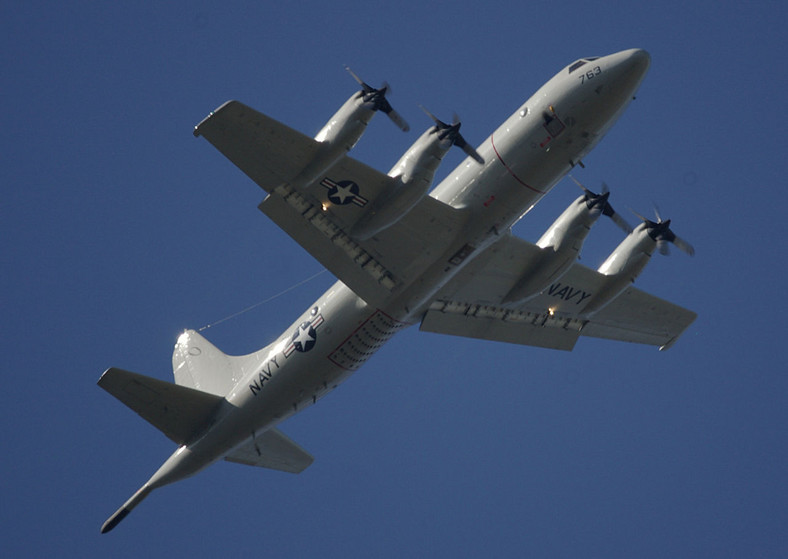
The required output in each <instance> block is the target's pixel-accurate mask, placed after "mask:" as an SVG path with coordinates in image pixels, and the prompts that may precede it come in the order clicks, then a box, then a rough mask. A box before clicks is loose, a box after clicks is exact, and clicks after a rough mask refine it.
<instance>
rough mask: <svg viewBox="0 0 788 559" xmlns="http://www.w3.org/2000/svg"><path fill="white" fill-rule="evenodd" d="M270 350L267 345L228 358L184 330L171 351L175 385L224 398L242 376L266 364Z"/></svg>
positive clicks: (203, 340) (196, 335)
mask: <svg viewBox="0 0 788 559" xmlns="http://www.w3.org/2000/svg"><path fill="white" fill-rule="evenodd" d="M270 348H271V346H266V347H264V348H262V349H260V350H258V351H255V352H254V353H250V354H248V355H227V354H226V353H224V352H222V350H220V349H219V348H217V347H216V346H215V345H213V344H212V343H211V342H209V341H208V340H206V339H205V338H203V337H202V336H201V335H200V334H198V333H197V332H195V331H194V330H186V331H184V332H183V334H181V335H180V337H179V338H178V342H177V343H176V344H175V350H174V351H173V352H172V373H173V375H174V376H175V383H176V384H178V385H180V386H188V387H189V388H196V389H197V390H201V391H203V392H208V393H209V394H215V395H217V396H226V395H227V393H228V392H230V390H232V389H233V387H234V386H235V385H236V384H238V382H239V381H240V380H241V379H242V378H243V377H244V376H246V375H247V374H248V373H249V372H250V371H253V370H255V369H256V368H257V367H259V366H260V365H261V364H262V363H263V362H264V361H265V359H266V357H267V356H268V354H269V353H270Z"/></svg>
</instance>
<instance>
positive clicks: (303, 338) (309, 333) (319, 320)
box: [284, 314, 323, 358]
mask: <svg viewBox="0 0 788 559" xmlns="http://www.w3.org/2000/svg"><path fill="white" fill-rule="evenodd" d="M321 324H323V315H322V314H319V315H317V316H316V317H315V318H313V319H312V320H311V322H310V321H307V322H303V323H301V325H300V326H299V327H298V328H297V329H296V331H295V332H293V337H292V338H291V339H290V344H289V345H288V346H287V347H286V348H285V351H284V354H285V357H286V358H287V357H290V355H292V353H293V352H294V351H298V352H301V353H304V352H307V351H309V350H310V349H312V348H313V347H315V342H317V329H318V328H320V325H321Z"/></svg>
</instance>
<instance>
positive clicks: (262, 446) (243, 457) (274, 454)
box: [224, 429, 315, 474]
mask: <svg viewBox="0 0 788 559" xmlns="http://www.w3.org/2000/svg"><path fill="white" fill-rule="evenodd" d="M224 459H225V460H227V461H228V462H236V463H238V464H246V465H248V466H259V467H260V468H270V469H272V470H280V471H282V472H290V473H293V474H298V473H301V472H302V471H304V470H305V469H306V468H307V467H308V466H309V465H310V464H311V463H312V462H314V460H315V459H314V458H313V457H312V455H311V454H309V453H308V452H307V451H305V450H304V449H303V448H301V447H300V446H298V445H297V444H296V443H294V442H293V441H292V440H291V439H290V438H289V437H288V436H287V435H285V434H284V433H282V432H281V431H280V430H278V429H270V430H268V431H266V432H265V433H263V434H262V435H260V436H259V437H257V438H254V439H252V440H251V441H249V442H248V443H246V444H245V445H243V446H241V447H240V448H237V449H235V450H234V451H233V452H231V453H230V454H229V455H227V456H226V457H225V458H224Z"/></svg>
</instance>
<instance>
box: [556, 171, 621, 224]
mask: <svg viewBox="0 0 788 559" xmlns="http://www.w3.org/2000/svg"><path fill="white" fill-rule="evenodd" d="M569 178H570V179H572V180H573V181H574V183H575V184H576V185H577V186H579V187H580V188H582V189H583V192H585V201H586V205H587V206H588V209H589V210H593V209H594V208H598V209H599V211H600V212H602V215H605V216H607V217H609V218H610V219H612V220H613V223H615V224H616V225H618V226H619V227H620V228H621V229H623V230H624V231H625V232H626V233H631V232H632V227H631V226H630V225H629V223H627V222H626V221H624V218H623V217H621V215H619V214H618V213H616V211H615V210H614V209H613V206H611V205H610V202H608V201H607V199H608V198H609V197H610V190H609V189H608V188H607V184H605V183H602V193H601V194H595V193H594V192H591V191H590V190H589V189H587V188H586V187H585V186H583V184H582V183H581V182H580V181H578V180H577V179H576V178H575V177H573V176H572V175H569Z"/></svg>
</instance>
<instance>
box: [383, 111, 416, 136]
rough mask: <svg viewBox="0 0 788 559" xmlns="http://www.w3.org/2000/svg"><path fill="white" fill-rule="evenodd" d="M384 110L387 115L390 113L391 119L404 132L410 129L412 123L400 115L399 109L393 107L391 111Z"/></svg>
mask: <svg viewBox="0 0 788 559" xmlns="http://www.w3.org/2000/svg"><path fill="white" fill-rule="evenodd" d="M389 107H391V105H389ZM383 112H384V113H386V115H388V117H389V118H390V119H391V121H392V122H393V123H394V124H396V125H397V126H398V127H399V129H400V130H402V131H403V132H407V131H408V130H410V125H409V124H408V123H407V122H406V121H405V119H404V118H402V117H401V116H400V114H399V113H398V112H397V111H395V110H394V109H391V110H390V111H383Z"/></svg>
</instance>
